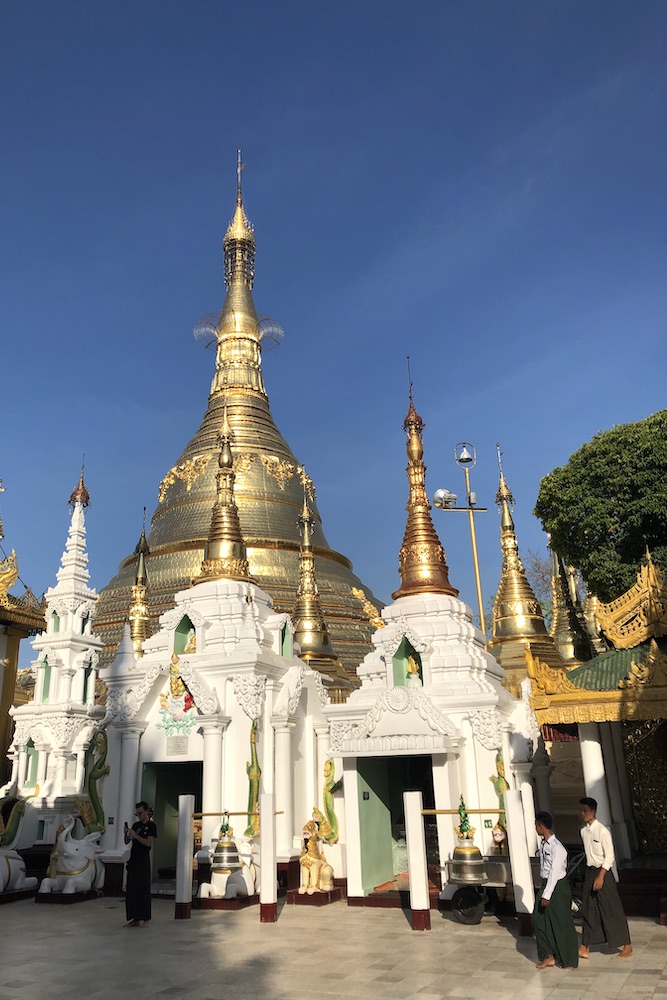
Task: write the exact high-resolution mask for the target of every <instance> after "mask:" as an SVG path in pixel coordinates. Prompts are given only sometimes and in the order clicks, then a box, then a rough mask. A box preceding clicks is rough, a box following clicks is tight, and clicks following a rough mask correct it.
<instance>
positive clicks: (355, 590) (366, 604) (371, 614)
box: [352, 587, 385, 628]
mask: <svg viewBox="0 0 667 1000" xmlns="http://www.w3.org/2000/svg"><path fill="white" fill-rule="evenodd" d="M352 594H353V595H354V597H356V599H357V600H358V601H361V606H362V607H363V609H364V612H365V614H366V615H367V617H368V620H369V622H370V623H371V625H372V626H373V628H384V625H385V623H384V621H383V620H382V618H381V616H380V612H379V611H378V609H377V608H376V607H375V605H374V604H373V603H372V601H369V600H368V598H367V597H366V595H365V594H364V592H363V590H361V588H360V587H352Z"/></svg>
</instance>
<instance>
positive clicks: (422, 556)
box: [392, 382, 458, 600]
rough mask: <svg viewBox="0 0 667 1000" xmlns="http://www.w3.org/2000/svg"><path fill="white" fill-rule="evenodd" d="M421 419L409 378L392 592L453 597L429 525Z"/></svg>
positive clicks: (444, 563)
mask: <svg viewBox="0 0 667 1000" xmlns="http://www.w3.org/2000/svg"><path fill="white" fill-rule="evenodd" d="M424 426H425V424H424V421H423V420H422V418H421V417H420V416H419V414H418V413H417V411H416V409H415V404H414V400H413V398H412V382H410V406H409V408H408V413H407V416H406V418H405V420H404V421H403V430H404V431H405V433H406V435H407V439H408V440H407V452H408V467H407V470H406V471H407V474H408V484H409V494H408V505H407V507H406V508H405V509H406V510H407V512H408V520H407V524H406V526H405V534H404V535H403V544H402V546H401V550H400V552H399V555H398V562H399V565H398V571H399V573H400V575H401V586H400V587H399V589H398V590H397V591H395V592H394V593H393V594H392V598H393V599H394V600H396V598H398V597H407V596H408V594H451V595H452V596H453V597H456V595H457V594H458V590H456V588H455V587H452V585H451V583H450V582H449V575H448V570H447V560H446V558H445V550H444V549H443V547H442V545H441V544H440V539H439V538H438V535H437V533H436V530H435V528H434V527H433V521H432V520H431V514H430V511H431V505H430V503H429V502H428V497H427V496H426V466H425V465H424V461H423V456H424V446H423V443H422V435H423V433H424Z"/></svg>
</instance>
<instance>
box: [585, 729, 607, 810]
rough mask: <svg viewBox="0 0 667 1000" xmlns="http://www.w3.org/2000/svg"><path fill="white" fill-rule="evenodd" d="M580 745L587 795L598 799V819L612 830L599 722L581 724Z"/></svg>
mask: <svg viewBox="0 0 667 1000" xmlns="http://www.w3.org/2000/svg"><path fill="white" fill-rule="evenodd" d="M579 743H580V746H581V765H582V768H583V771H584V787H585V789H586V795H588V796H590V797H591V798H593V799H596V801H597V804H598V808H597V818H598V819H599V820H600V822H601V823H603V824H604V825H605V826H606V827H608V828H609V829H611V807H610V804H609V795H608V792H607V782H606V780H605V772H604V761H603V759H602V746H601V743H600V730H599V727H598V724H597V722H580V723H579Z"/></svg>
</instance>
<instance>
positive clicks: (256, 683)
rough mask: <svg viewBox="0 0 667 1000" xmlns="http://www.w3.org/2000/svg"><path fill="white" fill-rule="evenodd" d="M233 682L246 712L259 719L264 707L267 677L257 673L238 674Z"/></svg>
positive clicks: (252, 717) (236, 694)
mask: <svg viewBox="0 0 667 1000" xmlns="http://www.w3.org/2000/svg"><path fill="white" fill-rule="evenodd" d="M233 682H234V694H235V696H236V700H237V701H238V703H239V705H240V706H241V708H242V709H243V711H244V712H245V714H246V715H247V716H248V718H249V719H252V720H253V721H254V720H255V719H259V717H260V715H261V714H262V709H263V708H264V695H265V691H266V677H264V676H263V675H260V676H257V675H255V674H236V675H235V676H234V679H233Z"/></svg>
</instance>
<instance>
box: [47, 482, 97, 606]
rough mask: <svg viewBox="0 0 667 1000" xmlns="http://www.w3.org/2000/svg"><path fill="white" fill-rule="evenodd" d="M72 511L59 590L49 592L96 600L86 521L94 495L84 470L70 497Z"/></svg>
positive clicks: (59, 573)
mask: <svg viewBox="0 0 667 1000" xmlns="http://www.w3.org/2000/svg"><path fill="white" fill-rule="evenodd" d="M68 507H69V509H70V512H71V520H70V526H69V532H68V534H67V542H66V543H65V551H64V552H63V554H62V557H61V560H60V569H59V570H58V572H57V574H56V580H57V583H56V585H55V587H50V588H49V590H47V598H48V596H49V595H53V596H56V595H58V596H59V597H60V596H62V597H64V596H65V595H67V597H68V598H70V599H72V598H75V599H77V600H80V601H87V600H90V599H92V600H94V599H95V598H96V597H97V593H96V592H95V591H93V590H91V589H90V588H89V587H88V581H89V580H90V573H89V572H88V552H87V549H86V519H85V516H84V513H83V512H84V510H85V508H86V507H90V493H89V492H88V490H87V488H86V484H85V482H84V479H83V466H82V468H81V475H80V476H79V482H78V483H77V485H76V486H75V488H74V489H73V490H72V492H71V493H70V498H69V501H68Z"/></svg>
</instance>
